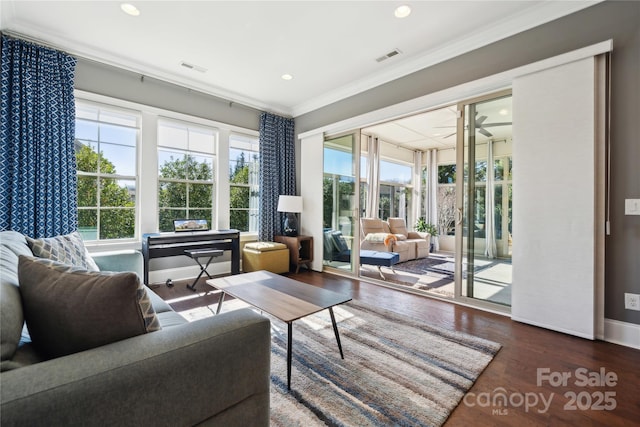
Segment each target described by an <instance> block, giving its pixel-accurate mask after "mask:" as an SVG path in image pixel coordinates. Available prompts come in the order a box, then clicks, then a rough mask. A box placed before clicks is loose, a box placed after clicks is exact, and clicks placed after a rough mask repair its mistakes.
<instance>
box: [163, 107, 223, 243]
mask: <svg viewBox="0 0 640 427" xmlns="http://www.w3.org/2000/svg"><path fill="white" fill-rule="evenodd" d="M216 138H217V131H216V130H215V129H213V128H208V127H204V126H198V125H194V124H191V123H185V122H179V121H173V120H167V119H161V120H159V121H158V226H159V230H160V231H172V230H173V220H174V219H185V218H193V219H206V220H208V221H209V224H210V225H212V226H215V222H214V220H215V217H214V212H215V206H214V190H215V180H214V177H215V173H214V171H215V169H214V165H215V147H216Z"/></svg>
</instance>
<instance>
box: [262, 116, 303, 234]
mask: <svg viewBox="0 0 640 427" xmlns="http://www.w3.org/2000/svg"><path fill="white" fill-rule="evenodd" d="M281 194H285V195H295V194H296V153H295V140H294V122H293V119H287V118H285V117H280V116H276V115H274V114H269V113H262V114H261V115H260V224H259V226H258V234H259V236H260V240H263V241H273V236H275V235H279V234H282V220H283V218H282V215H283V214H281V213H280V212H278V209H277V208H278V196H280V195H281Z"/></svg>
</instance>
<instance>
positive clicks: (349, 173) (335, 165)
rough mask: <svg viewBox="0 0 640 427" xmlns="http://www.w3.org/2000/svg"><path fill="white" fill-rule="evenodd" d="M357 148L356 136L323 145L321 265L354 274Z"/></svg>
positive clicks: (346, 136) (356, 217) (356, 216)
mask: <svg viewBox="0 0 640 427" xmlns="http://www.w3.org/2000/svg"><path fill="white" fill-rule="evenodd" d="M359 145H360V144H359V133H351V134H347V135H342V136H338V137H331V138H327V139H325V142H324V175H323V186H322V187H323V215H322V218H323V263H324V266H325V268H329V269H334V270H340V271H342V272H345V273H347V272H348V273H349V274H356V273H357V271H356V266H357V265H358V256H359V251H358V250H355V251H354V250H353V249H358V248H359V244H358V235H359V233H358V227H359V217H358V205H359V203H358V197H359V194H360V189H359V182H360V178H359V170H360V165H359V164H358V159H359V158H360V155H359ZM303 173H304V171H303Z"/></svg>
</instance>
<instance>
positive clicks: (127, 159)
mask: <svg viewBox="0 0 640 427" xmlns="http://www.w3.org/2000/svg"><path fill="white" fill-rule="evenodd" d="M100 151H101V152H102V157H103V158H104V161H107V162H109V163H110V164H111V165H113V172H111V173H116V174H119V175H128V176H135V175H136V147H135V146H133V147H127V146H122V145H114V144H105V143H101V144H100ZM102 172H106V171H102Z"/></svg>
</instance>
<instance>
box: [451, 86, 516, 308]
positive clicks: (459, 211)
mask: <svg viewBox="0 0 640 427" xmlns="http://www.w3.org/2000/svg"><path fill="white" fill-rule="evenodd" d="M511 95H512V90H511V88H508V89H503V90H499V91H496V92H492V93H488V94H484V95H481V96H476V97H472V98H469V99H465V100H462V101H460V102H458V103H457V104H456V105H457V114H458V119H457V127H456V132H457V134H456V171H458V172H457V174H456V223H455V225H456V235H455V253H454V263H455V273H454V280H455V284H454V300H457V301H461V302H464V303H466V304H469V305H472V306H479V307H483V308H487V309H492V310H495V311H499V312H504V313H510V312H511V304H509V306H505V305H503V304H498V303H494V302H491V301H487V300H482V299H478V298H473V297H469V296H466V295H463V292H462V291H463V289H462V285H463V281H462V272H463V271H462V268H463V259H464V256H465V254H464V249H465V247H464V238H465V237H466V238H467V242H471V241H472V240H471V239H474V237H473V235H472V234H471V233H472V228H471V227H467V233H469V234H470V235H469V236H464V235H463V229H464V224H463V218H464V214H465V206H464V200H465V194H464V193H465V180H464V165H465V155H466V153H465V150H466V149H469V147H467V148H465V114H464V111H465V107H466V106H473V105H475V104H478V103H480V102H486V101H491V100H494V99H499V98H504V97H507V96H511ZM474 111H475V108H472V109H471V110H470V115H472V121H471V122H470V126H469V127H472V126H471V125H473V128H474V129H475V123H473V119H474V117H475V115H474ZM474 141H475V132H474ZM471 161H472V159H471V158H469V163H470V164H471ZM473 163H474V164H475V142H474V144H473ZM487 167H490V165H487ZM491 167H492V166H491ZM471 175H472V171H471V166H469V176H470V177H471ZM474 183H475V180H474ZM473 190H475V186H471V187H469V193H470V194H468V195H467V197H468V199H467V200H468V201H469V204H470V205H472V203H473V197H475V193H474V191H473ZM472 193H473V194H472ZM485 209H486V208H485ZM472 217H473V213H472V212H470V213H469V214H468V215H467V218H472ZM473 256H474V254H473V253H472V254H471V257H473ZM512 265H513V264H512ZM472 277H473V274H472ZM511 285H512V286H513V283H512V284H511ZM467 286H469V284H468V283H467Z"/></svg>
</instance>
